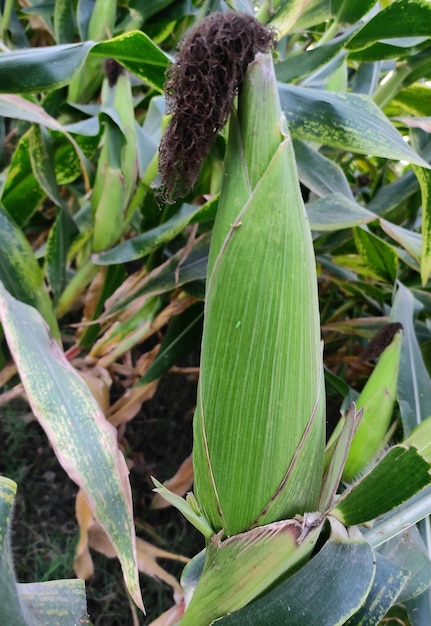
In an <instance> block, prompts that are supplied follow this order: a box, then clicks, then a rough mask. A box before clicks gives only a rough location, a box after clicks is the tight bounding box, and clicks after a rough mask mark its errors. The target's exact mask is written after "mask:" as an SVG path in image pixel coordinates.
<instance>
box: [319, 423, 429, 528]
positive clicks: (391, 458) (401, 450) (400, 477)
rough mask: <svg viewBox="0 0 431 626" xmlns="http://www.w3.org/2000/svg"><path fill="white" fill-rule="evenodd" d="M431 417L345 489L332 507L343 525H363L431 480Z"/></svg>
mask: <svg viewBox="0 0 431 626" xmlns="http://www.w3.org/2000/svg"><path fill="white" fill-rule="evenodd" d="M430 440H431V418H429V419H427V420H425V421H424V422H422V423H421V424H420V426H418V427H417V428H416V429H415V430H414V431H413V433H412V435H410V437H409V438H408V439H406V440H405V441H404V443H402V444H399V445H397V446H394V447H393V448H391V449H390V450H389V451H388V452H387V453H386V454H385V455H384V456H383V458H382V459H381V460H380V461H379V462H378V463H377V465H376V466H375V467H373V468H372V469H371V470H368V472H366V473H365V474H364V476H362V477H361V478H360V479H359V480H358V481H357V482H356V483H354V484H353V485H352V486H351V487H349V488H348V489H346V491H344V492H343V494H342V495H341V496H340V498H339V500H338V502H337V505H336V507H335V508H334V509H332V510H331V515H335V516H336V517H337V518H338V519H340V520H341V521H342V522H343V523H344V524H347V525H356V524H364V523H365V522H368V521H370V520H372V519H375V518H376V517H378V516H380V515H383V514H384V513H386V512H387V511H390V510H391V509H393V508H395V507H396V506H398V505H400V504H402V503H403V502H406V501H407V500H408V499H409V498H410V497H412V496H413V495H414V494H415V493H417V492H418V491H420V490H421V489H423V488H424V487H426V486H427V485H429V483H430V482H431V476H430V471H431V463H430V460H431V452H430V450H431V447H430V445H429V441H430Z"/></svg>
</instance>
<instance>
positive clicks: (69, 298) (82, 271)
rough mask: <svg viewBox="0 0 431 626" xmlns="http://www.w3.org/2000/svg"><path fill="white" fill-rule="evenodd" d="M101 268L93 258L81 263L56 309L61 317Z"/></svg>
mask: <svg viewBox="0 0 431 626" xmlns="http://www.w3.org/2000/svg"><path fill="white" fill-rule="evenodd" d="M99 269H100V268H99V266H98V265H94V263H93V262H92V261H91V259H88V260H87V261H85V262H84V263H83V265H81V267H80V268H79V270H78V271H77V272H76V274H75V276H74V277H73V278H72V280H71V281H70V283H69V284H68V285H67V286H66V288H65V289H64V291H63V293H62V294H61V296H60V299H59V301H58V305H57V311H56V312H57V316H58V317H59V318H60V317H63V315H65V314H66V313H67V312H68V311H70V309H71V307H72V305H73V303H74V302H76V300H77V298H78V297H79V296H80V295H81V294H82V293H83V292H84V291H85V289H86V287H87V285H89V284H90V282H91V281H92V280H93V278H94V277H95V276H96V274H97V272H98V271H99Z"/></svg>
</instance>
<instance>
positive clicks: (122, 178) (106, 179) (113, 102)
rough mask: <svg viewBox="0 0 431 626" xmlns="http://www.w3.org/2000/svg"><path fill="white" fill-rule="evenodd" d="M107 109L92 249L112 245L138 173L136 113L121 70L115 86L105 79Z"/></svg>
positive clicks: (104, 104) (93, 202) (94, 204)
mask: <svg viewBox="0 0 431 626" xmlns="http://www.w3.org/2000/svg"><path fill="white" fill-rule="evenodd" d="M104 111H106V112H107V113H109V116H106V123H105V132H104V144H103V147H102V150H101V154H100V157H99V160H98V163H97V172H96V179H95V183H94V189H93V194H92V197H91V205H92V209H93V212H94V231H93V249H94V251H95V252H99V251H101V250H104V249H106V248H109V247H110V246H112V245H114V244H115V243H116V242H117V241H118V239H119V238H120V236H121V234H122V232H123V226H124V213H125V210H126V207H127V204H128V202H129V199H130V196H131V193H132V191H133V189H134V187H135V183H136V177H137V173H138V163H137V150H136V137H135V116H134V108H133V101H132V90H131V86H130V79H129V77H128V76H126V75H125V74H123V73H121V74H120V76H119V77H118V79H117V81H116V83H115V84H114V85H112V86H111V85H110V83H109V79H108V78H107V79H105V81H104V84H103V88H102V112H104Z"/></svg>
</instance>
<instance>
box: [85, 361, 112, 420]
mask: <svg viewBox="0 0 431 626" xmlns="http://www.w3.org/2000/svg"><path fill="white" fill-rule="evenodd" d="M78 372H79V374H80V375H81V377H82V378H83V379H84V380H85V382H86V383H87V386H88V387H89V389H90V391H91V393H92V394H93V396H94V398H95V399H96V401H97V403H98V405H99V406H100V408H101V409H102V411H103V412H104V413H105V415H106V412H107V411H108V409H109V390H110V388H111V385H112V378H111V376H110V375H109V372H108V370H107V369H105V368H103V367H100V366H99V365H95V366H93V367H88V368H86V369H82V370H78Z"/></svg>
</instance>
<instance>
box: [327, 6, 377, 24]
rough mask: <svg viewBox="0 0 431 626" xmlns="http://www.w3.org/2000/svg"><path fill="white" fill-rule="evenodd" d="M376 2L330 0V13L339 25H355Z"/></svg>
mask: <svg viewBox="0 0 431 626" xmlns="http://www.w3.org/2000/svg"><path fill="white" fill-rule="evenodd" d="M376 2H377V0H363V1H362V2H351V1H350V0H331V12H332V15H333V16H334V17H335V18H336V20H337V22H338V23H340V24H356V22H358V21H359V20H360V19H361V17H363V16H364V15H365V14H366V13H368V11H369V10H370V9H372V7H373V6H374V5H375V4H376Z"/></svg>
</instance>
